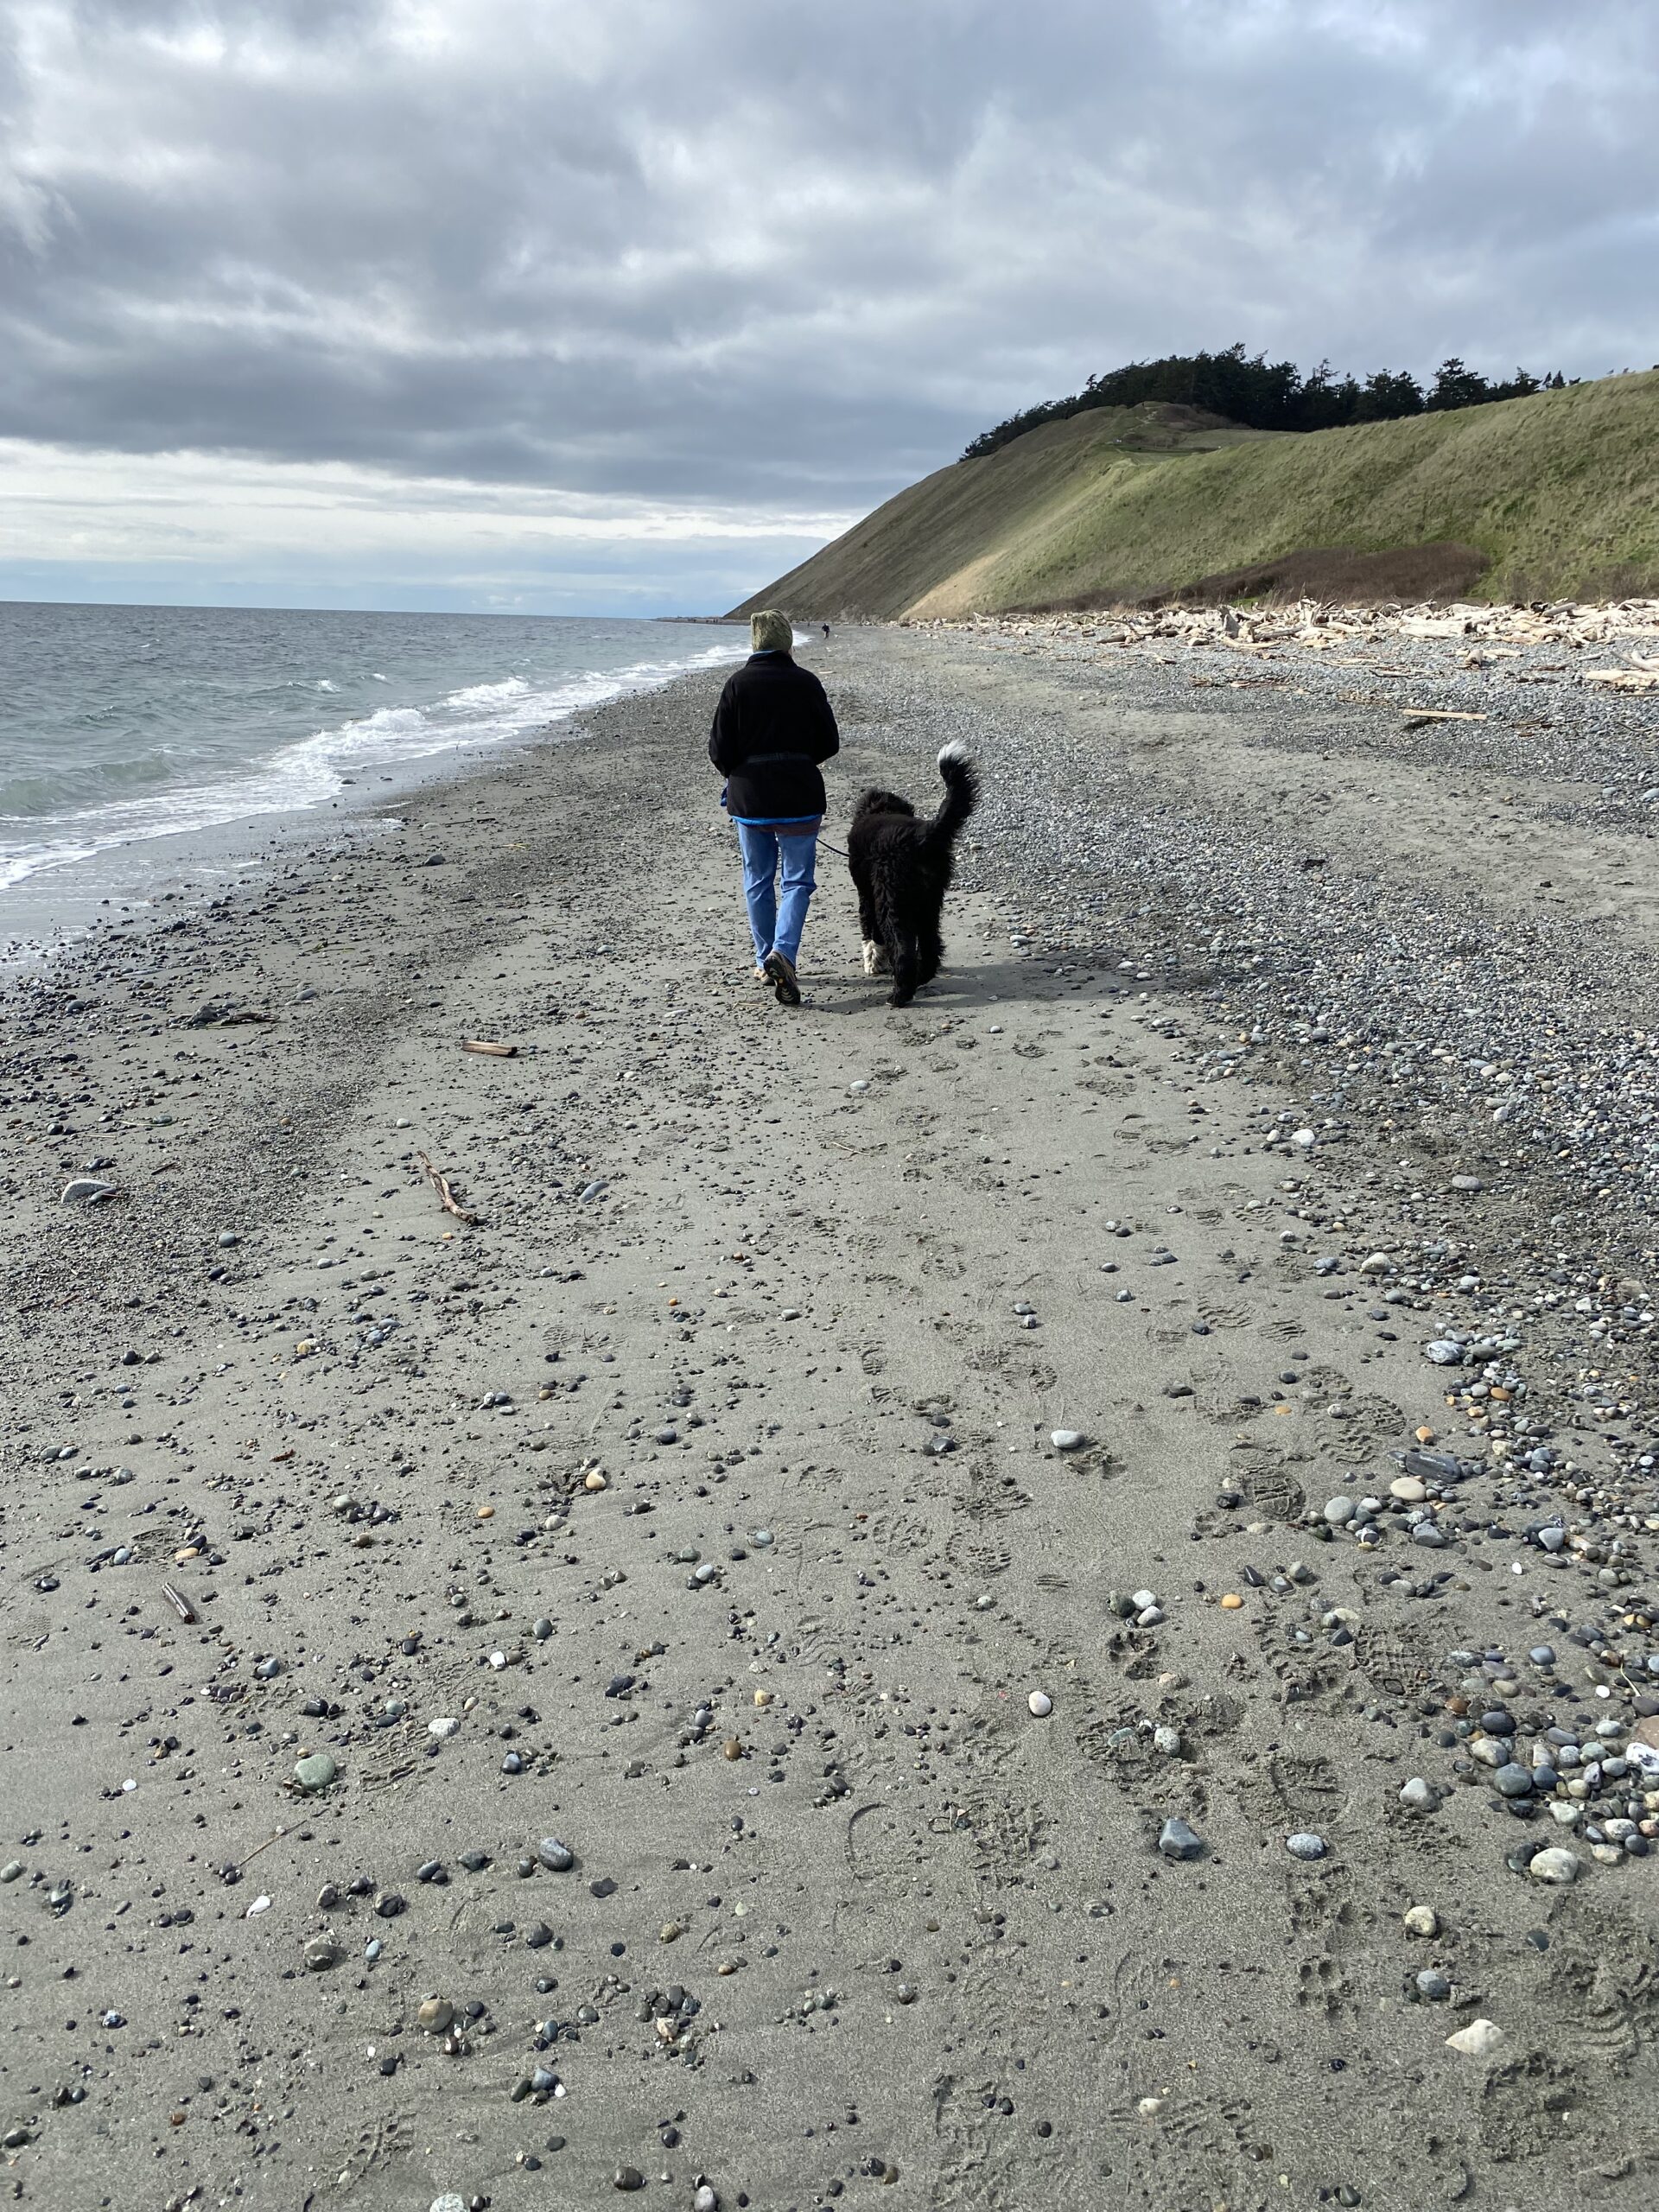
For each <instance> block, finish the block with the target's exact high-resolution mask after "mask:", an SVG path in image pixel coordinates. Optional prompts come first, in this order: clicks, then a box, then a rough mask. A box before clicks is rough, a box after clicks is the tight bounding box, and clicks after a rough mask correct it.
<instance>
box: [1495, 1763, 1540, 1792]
mask: <svg viewBox="0 0 1659 2212" xmlns="http://www.w3.org/2000/svg"><path fill="white" fill-rule="evenodd" d="M1492 1780H1493V1781H1494V1782H1495V1783H1497V1787H1498V1789H1500V1790H1501V1791H1502V1793H1503V1796H1505V1797H1529V1796H1531V1795H1532V1776H1531V1774H1530V1773H1529V1770H1527V1768H1525V1767H1523V1766H1522V1765H1521V1764H1519V1763H1518V1762H1517V1761H1516V1760H1515V1759H1511V1760H1510V1762H1509V1764H1507V1765H1506V1766H1501V1767H1499V1769H1498V1770H1497V1773H1496V1774H1495V1775H1494V1776H1493V1777H1492Z"/></svg>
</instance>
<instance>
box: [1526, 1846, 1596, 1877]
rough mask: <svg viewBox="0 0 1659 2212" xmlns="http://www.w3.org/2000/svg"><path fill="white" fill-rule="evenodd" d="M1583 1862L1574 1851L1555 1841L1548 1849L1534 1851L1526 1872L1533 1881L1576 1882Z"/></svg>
mask: <svg viewBox="0 0 1659 2212" xmlns="http://www.w3.org/2000/svg"><path fill="white" fill-rule="evenodd" d="M1583 1863H1584V1862H1583V1860H1582V1859H1580V1857H1579V1855H1578V1853H1576V1852H1573V1851H1567V1850H1566V1849H1564V1848H1563V1847H1562V1846H1561V1845H1560V1844H1558V1843H1557V1844H1552V1845H1551V1846H1550V1847H1549V1849H1548V1851H1538V1852H1535V1853H1533V1857H1532V1863H1531V1865H1530V1866H1529V1867H1528V1869H1527V1872H1529V1874H1530V1875H1531V1876H1532V1878H1533V1879H1534V1881H1535V1882H1554V1883H1561V1882H1576V1881H1577V1879H1578V1878H1579V1869H1580V1866H1582V1865H1583Z"/></svg>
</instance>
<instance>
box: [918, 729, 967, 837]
mask: <svg viewBox="0 0 1659 2212" xmlns="http://www.w3.org/2000/svg"><path fill="white" fill-rule="evenodd" d="M939 773H940V775H941V776H943V777H944V798H942V799H941V800H940V802H939V810H938V813H937V814H936V815H935V816H934V817H933V819H932V821H931V823H929V824H928V842H929V844H931V845H944V847H946V848H947V849H949V848H950V846H951V845H953V844H954V843H955V842H956V840H957V833H958V832H959V831H960V829H962V826H963V823H965V822H966V821H967V819H968V817H969V815H970V814H971V813H972V812H973V810H974V809H975V807H976V805H977V804H978V803H979V778H978V777H977V776H976V774H975V773H974V764H973V762H972V761H971V760H969V758H968V755H967V753H966V752H965V751H964V750H963V747H961V746H960V745H946V746H943V747H941V748H940V751H939Z"/></svg>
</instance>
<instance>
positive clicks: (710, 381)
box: [0, 0, 1659, 611]
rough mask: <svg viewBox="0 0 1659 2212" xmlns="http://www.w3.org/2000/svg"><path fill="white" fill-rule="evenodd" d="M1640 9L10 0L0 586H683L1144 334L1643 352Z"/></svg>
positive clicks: (1653, 181) (1648, 132)
mask: <svg viewBox="0 0 1659 2212" xmlns="http://www.w3.org/2000/svg"><path fill="white" fill-rule="evenodd" d="M1656 92H1659V11H1656V10H1655V9H1654V7H1653V6H1652V4H1651V0H1594V4H1589V5H1580V6H1576V7H1571V8H1567V7H1562V6H1560V5H1559V4H1544V0H1459V4H1457V5H1448V4H1447V0H1364V3H1363V4H1358V3H1357V0H1226V3H1225V4H1223V0H1135V4H1133V5H1126V4H1121V0H1025V4H1015V0H833V4H829V5H823V4H817V5H814V6H812V7H810V8H809V7H805V6H801V5H798V4H795V0H0V440H3V441H5V442H4V444H3V445H0V498H3V499H4V501H5V505H6V507H7V508H8V509H9V512H7V513H6V514H5V515H4V518H3V528H0V591H3V592H7V593H10V594H12V595H38V596H52V597H59V596H76V595H80V594H85V595H88V596H98V597H124V596H125V597H165V598H175V597H177V598H196V599H207V600H212V599H214V598H219V597H238V598H250V597H251V598H258V597H260V596H262V595H265V596H271V597H277V598H280V599H282V600H283V601H289V602H292V601H300V602H305V601H312V602H314V603H335V602H337V601H340V600H342V599H344V600H347V601H353V603H357V604H367V605H372V604H403V605H409V604H431V605H463V604H464V605H478V606H488V605H500V606H522V607H550V608H555V607H556V608H564V609H569V608H574V607H607V608H610V607H614V608H618V609H624V610H626V609H639V610H642V611H643V610H645V609H648V608H652V607H714V606H718V605H721V604H724V603H728V602H729V601H731V600H732V599H734V598H735V597H737V596H739V595H741V594H742V593H744V592H747V590H749V589H751V588H753V586H755V585H756V584H758V583H760V582H764V581H765V579H766V576H767V575H769V574H771V573H773V572H775V571H776V570H777V569H780V568H782V567H784V566H786V565H788V564H789V563H791V562H792V561H794V560H796V559H798V558H799V557H800V556H801V555H802V554H803V553H804V551H805V550H808V548H809V547H810V545H811V544H812V543H817V542H818V541H819V540H821V539H822V538H823V537H826V536H828V535H829V534H832V533H833V531H836V529H838V528H839V527H841V526H842V525H843V524H845V523H846V522H847V521H849V520H850V519H851V518H853V517H854V516H855V515H856V514H858V513H860V512H863V511H864V510H865V509H867V508H868V507H869V506H871V505H874V503H875V502H876V501H877V500H878V499H881V498H883V497H885V496H886V495H887V493H890V492H892V491H893V490H895V489H897V488H898V486H900V485H901V484H904V483H906V482H908V481H910V480H912V479H913V478H914V477H916V476H918V475H919V474H923V473H924V472H925V471H926V470H927V469H930V468H932V467H938V466H939V465H941V464H942V463H944V462H945V461H950V460H952V459H954V457H955V455H956V454H957V453H958V452H959V451H960V449H961V448H962V446H963V443H964V442H966V440H967V439H968V438H969V436H971V435H973V434H974V433H975V432H976V431H978V430H979V429H983V428H984V427H985V426H986V425H987V424H988V423H990V422H992V421H995V420H996V419H997V418H999V417H1000V416H1004V415H1006V414H1007V413H1009V412H1010V411H1011V410H1013V409H1014V408H1015V407H1018V406H1021V405H1025V404H1028V403H1030V402H1031V401H1033V400H1036V399H1040V398H1045V397H1052V396H1053V395H1055V394H1056V393H1058V392H1061V391H1071V390H1073V389H1075V388H1076V387H1077V385H1079V384H1080V383H1081V381H1082V380H1083V378H1084V377H1085V376H1086V375H1087V374H1088V373H1089V372H1090V371H1091V370H1095V369H1103V368H1107V367H1110V366H1113V365H1116V364H1117V363H1119V362H1121V361H1123V360H1126V359H1132V358H1134V357H1135V356H1137V355H1147V354H1149V353H1161V352H1166V351H1170V350H1185V349H1187V348H1190V347H1193V346H1200V345H1224V344H1227V343H1229V342H1230V341H1231V340H1233V339H1235V338H1243V340H1245V341H1246V343H1247V344H1248V345H1249V346H1250V347H1251V349H1252V350H1255V348H1256V347H1258V346H1260V347H1264V348H1266V349H1267V350H1268V352H1269V353H1272V354H1274V355H1278V354H1281V353H1283V354H1289V355H1291V356H1293V357H1294V358H1296V359H1300V361H1302V362H1303V363H1304V365H1309V364H1311V363H1312V361H1313V359H1315V358H1316V357H1317V356H1318V355H1319V353H1329V354H1330V355H1331V356H1332V359H1333V361H1334V362H1335V363H1336V365H1338V367H1351V368H1353V369H1356V370H1358V371H1365V370H1369V369H1372V368H1376V367H1381V366H1389V367H1408V368H1412V369H1414V370H1416V371H1417V372H1420V373H1421V372H1424V371H1426V370H1432V368H1433V365H1434V364H1435V363H1436V362H1437V361H1438V360H1439V359H1440V358H1441V357H1442V356H1443V355H1444V354H1446V353H1449V352H1458V353H1462V354H1464V355H1465V358H1467V359H1470V360H1471V362H1473V363H1474V364H1475V365H1478V366H1479V367H1481V368H1483V369H1485V370H1487V371H1489V372H1507V371H1509V370H1510V369H1512V368H1513V367H1514V366H1515V365H1516V362H1517V361H1520V362H1522V363H1524V364H1525V365H1528V366H1529V367H1530V368H1533V369H1535V370H1540V371H1541V370H1546V369H1550V368H1554V367H1557V366H1559V367H1560V368H1561V369H1563V370H1564V371H1565V372H1567V374H1568V375H1577V374H1584V375H1599V374H1603V373H1605V372H1607V371H1609V370H1611V369H1618V368H1623V367H1625V366H1642V367H1645V366H1647V365H1649V364H1650V363H1652V362H1653V361H1655V360H1656V359H1659V328H1656V319H1655V306H1654V302H1655V301H1656V299H1659V266H1656V258H1659V257H1656V235H1659V131H1656V130H1655V128H1654V118H1655V115H1656V113H1659V102H1656Z"/></svg>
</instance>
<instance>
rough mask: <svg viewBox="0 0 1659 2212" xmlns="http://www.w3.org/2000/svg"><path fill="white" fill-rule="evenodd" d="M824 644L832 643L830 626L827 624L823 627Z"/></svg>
mask: <svg viewBox="0 0 1659 2212" xmlns="http://www.w3.org/2000/svg"><path fill="white" fill-rule="evenodd" d="M823 642H824V644H825V645H828V644H829V624H828V623H827V622H826V623H825V624H824V626H823Z"/></svg>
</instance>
